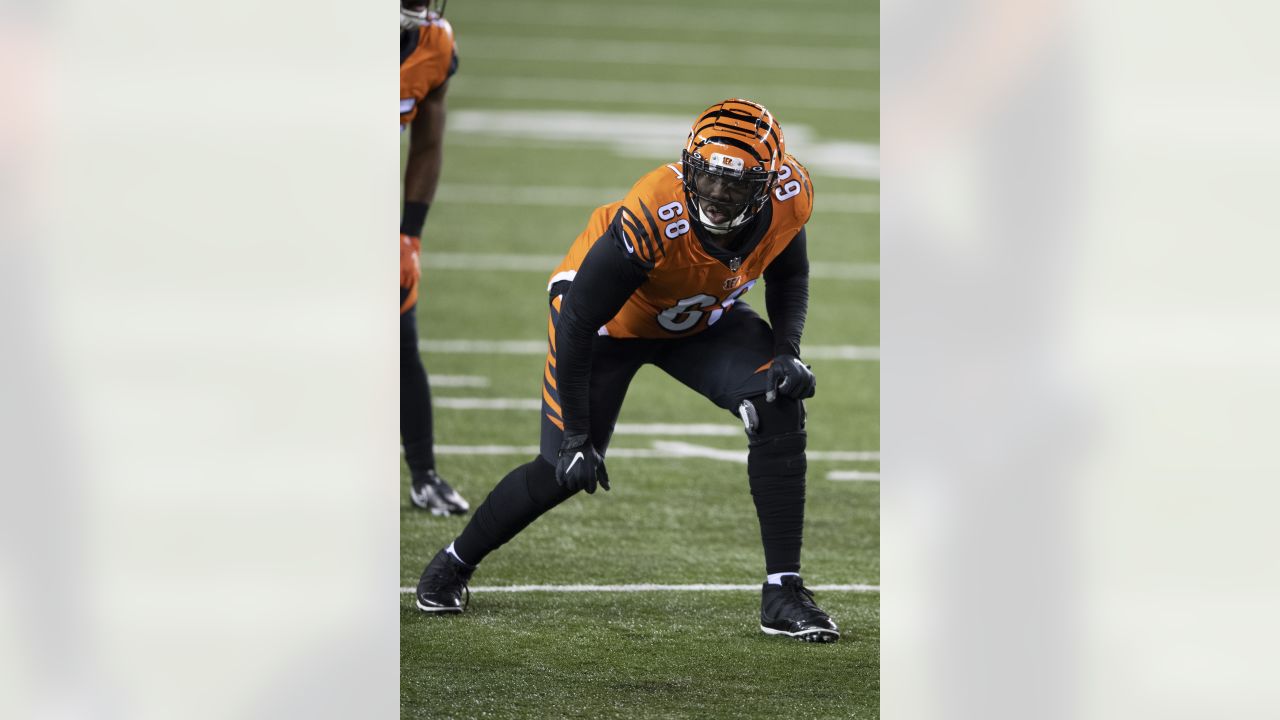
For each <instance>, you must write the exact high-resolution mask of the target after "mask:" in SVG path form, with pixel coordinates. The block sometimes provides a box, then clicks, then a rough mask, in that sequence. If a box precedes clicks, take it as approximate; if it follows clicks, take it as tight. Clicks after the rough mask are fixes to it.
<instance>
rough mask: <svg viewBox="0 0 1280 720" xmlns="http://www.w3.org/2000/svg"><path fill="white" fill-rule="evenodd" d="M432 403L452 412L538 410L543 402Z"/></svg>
mask: <svg viewBox="0 0 1280 720" xmlns="http://www.w3.org/2000/svg"><path fill="white" fill-rule="evenodd" d="M431 402H432V404H433V405H435V406H436V407H440V408H449V409H450V410H538V409H540V408H541V407H542V401H541V400H537V399H535V398H468V397H435V398H432V399H431Z"/></svg>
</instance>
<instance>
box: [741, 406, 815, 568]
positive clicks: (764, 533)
mask: <svg viewBox="0 0 1280 720" xmlns="http://www.w3.org/2000/svg"><path fill="white" fill-rule="evenodd" d="M805 444H806V437H805V434H804V432H803V431H801V432H791V433H786V434H784V435H780V436H777V437H772V438H769V439H767V440H763V441H759V442H756V443H753V444H752V445H751V447H750V449H749V450H748V452H747V476H748V478H749V479H750V481H751V499H752V500H754V501H755V505H756V517H758V518H759V519H760V539H761V541H762V542H763V543H764V563H765V573H766V574H771V573H781V572H800V545H801V541H802V539H803V536H804V480H805V472H806V470H807V463H806V461H805V455H804V450H805Z"/></svg>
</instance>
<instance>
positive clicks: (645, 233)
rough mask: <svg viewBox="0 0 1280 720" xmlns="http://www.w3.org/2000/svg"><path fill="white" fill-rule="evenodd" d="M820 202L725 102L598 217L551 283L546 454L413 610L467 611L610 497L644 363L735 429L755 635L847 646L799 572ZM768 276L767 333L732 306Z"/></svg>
mask: <svg viewBox="0 0 1280 720" xmlns="http://www.w3.org/2000/svg"><path fill="white" fill-rule="evenodd" d="M812 208H813V186H812V184H811V182H810V180H809V176H808V174H807V172H806V171H805V169H804V167H803V166H802V165H801V164H800V163H799V162H797V161H796V159H795V158H794V157H792V156H791V155H789V154H787V152H786V147H785V143H784V140H783V134H782V129H781V128H780V127H779V125H778V122H777V120H776V119H775V118H774V117H773V116H772V115H771V114H770V113H769V111H768V110H766V109H765V108H764V107H762V106H761V105H759V104H757V103H754V102H751V101H749V100H737V99H732V100H725V101H723V102H719V103H716V104H715V105H712V106H711V107H710V108H708V109H707V110H705V111H704V112H702V113H701V114H700V115H699V116H698V118H697V120H696V121H695V122H694V124H693V129H692V131H691V132H690V133H689V136H688V139H687V141H686V143H685V147H684V152H683V154H682V158H681V162H679V163H672V164H668V165H663V166H661V167H659V168H657V169H656V170H653V171H652V172H650V173H648V174H647V175H645V176H644V177H642V178H640V181H639V182H637V183H636V184H635V185H634V186H633V187H632V188H631V191H630V192H629V193H628V194H627V196H626V197H625V198H624V199H622V200H620V201H618V202H614V203H611V204H609V205H605V206H603V207H600V208H597V209H596V210H595V211H594V212H593V213H592V215H591V219H590V221H589V222H588V224H587V228H586V230H584V231H583V232H582V234H581V235H579V236H578V238H577V240H575V241H574V243H573V245H572V246H571V247H570V248H569V252H568V254H567V255H566V256H565V258H564V260H563V261H562V262H561V263H560V265H559V267H557V268H556V270H555V271H554V273H553V274H552V276H551V278H550V282H549V283H548V292H549V302H550V319H549V322H548V328H547V330H548V346H549V348H548V353H547V359H546V364H545V365H544V367H543V377H542V381H543V382H542V444H541V454H540V455H539V457H535V458H534V459H533V460H531V461H530V462H528V463H525V464H524V465H521V466H520V467H518V468H516V469H514V470H512V471H511V472H510V473H509V474H508V475H507V476H506V477H505V478H503V479H502V481H501V482H499V483H498V485H497V486H496V487H495V488H494V489H493V491H492V492H491V493H490V494H489V496H488V497H487V498H486V499H485V501H484V503H482V504H481V505H480V506H479V507H478V508H477V509H476V512H475V514H474V515H473V516H472V518H471V521H470V522H469V523H468V524H467V526H466V528H465V529H464V530H463V531H462V534H461V535H459V536H458V537H457V538H456V539H455V540H454V541H453V542H452V543H451V544H450V545H449V546H448V547H446V548H444V549H442V550H440V552H439V553H437V554H436V556H435V557H434V559H432V560H431V562H430V563H429V564H428V565H427V567H426V569H425V570H424V571H423V573H422V578H421V580H420V581H419V583H418V587H417V606H418V608H419V609H420V610H423V611H425V612H432V613H458V612H462V610H463V608H464V602H463V593H464V592H465V591H466V585H467V582H468V581H469V579H470V578H471V574H472V572H473V571H474V570H475V567H476V565H477V564H479V563H480V562H481V561H482V560H483V559H484V558H485V556H487V555H488V554H489V553H490V552H492V551H494V550H496V549H497V548H498V547H500V546H501V545H502V544H503V543H505V542H507V541H508V540H510V539H511V538H512V537H514V536H515V535H516V534H517V533H519V532H520V531H521V530H522V529H524V528H525V527H526V526H528V525H529V524H530V523H531V522H533V521H534V520H535V519H537V518H538V517H539V516H540V515H542V514H543V513H545V512H547V511H548V510H550V509H551V508H553V507H555V506H556V505H558V504H560V503H562V502H564V501H565V500H566V499H567V498H569V497H570V496H572V495H573V494H574V493H577V492H578V491H580V490H585V491H586V492H588V493H594V492H595V491H596V488H597V487H601V488H604V489H605V490H608V489H609V474H608V471H607V470H606V469H605V461H604V458H605V454H606V450H607V449H608V446H609V440H610V437H611V436H612V434H613V427H614V424H615V423H616V421H617V418H618V413H619V410H620V409H621V407H622V400H623V396H624V395H625V394H626V390H627V386H628V384H629V383H630V382H631V379H632V377H634V376H635V373H636V371H637V370H638V369H639V368H640V366H642V365H644V364H646V363H652V364H653V365H656V366H658V367H659V368H661V369H662V370H664V371H665V372H667V373H668V374H670V375H671V376H672V377H674V378H676V379H677V380H679V381H680V382H681V383H683V384H685V385H687V386H689V387H690V388H692V389H694V390H695V391H697V392H698V393H700V394H701V395H703V396H704V397H706V398H707V399H709V400H711V401H712V402H714V403H715V404H716V405H718V406H720V407H722V408H724V409H725V410H727V411H729V412H731V413H734V414H736V415H738V416H739V417H740V418H741V419H742V422H743V424H744V427H745V430H746V436H747V446H748V455H747V458H748V461H747V476H748V481H749V484H750V488H751V495H752V498H753V500H754V502H755V507H756V514H757V517H758V519H759V522H760V535H761V539H762V541H763V545H764V560H765V575H766V577H765V582H764V584H763V588H762V591H763V595H762V599H761V608H760V628H761V630H763V631H764V632H765V633H767V634H770V635H783V636H787V637H792V638H798V639H802V640H807V641H815V642H832V641H835V640H837V639H839V637H840V632H839V630H838V629H837V627H836V624H835V623H834V622H833V621H832V620H831V618H830V617H829V616H828V615H827V613H825V612H823V611H822V609H821V608H819V607H818V605H817V604H815V603H814V600H813V593H812V592H811V591H810V590H808V589H807V588H806V587H805V586H804V583H803V581H802V580H801V578H800V575H799V571H800V545H801V535H802V531H803V527H804V491H805V471H806V465H805V443H806V435H805V411H804V404H803V402H802V401H803V400H804V399H805V398H808V397H812V396H813V394H814V388H815V385H816V383H815V379H814V375H813V373H812V372H811V371H810V369H809V368H808V367H807V366H806V365H805V364H804V363H803V362H801V360H800V336H801V332H802V330H803V328H804V321H805V314H806V311H807V309H808V301H809V261H808V256H807V252H806V249H805V242H806V240H805V223H806V222H807V221H808V219H809V214H810V212H811V210H812ZM762 277H763V278H764V280H765V304H766V306H767V307H768V310H769V317H770V319H771V320H772V322H773V326H772V327H770V326H769V324H768V323H766V322H765V321H764V320H763V319H762V318H761V317H760V315H758V314H757V313H756V312H755V310H753V309H752V308H750V307H749V306H747V304H746V303H744V302H742V301H741V298H742V296H743V295H744V294H745V293H746V292H747V291H748V290H750V289H751V288H752V287H753V286H755V284H756V283H757V282H759V280H760V278H762ZM468 597H469V595H468Z"/></svg>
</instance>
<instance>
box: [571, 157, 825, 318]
mask: <svg viewBox="0 0 1280 720" xmlns="http://www.w3.org/2000/svg"><path fill="white" fill-rule="evenodd" d="M686 204H687V203H686V200H685V192H684V184H683V180H682V174H681V170H680V166H679V165H678V164H674V163H673V164H670V165H663V166H662V167H659V168H658V169H656V170H654V171H652V172H650V173H648V174H647V175H645V176H644V177H642V178H640V181H639V182H637V183H636V184H635V186H633V187H632V188H631V191H630V192H629V193H627V196H626V198H624V199H623V200H621V201H619V202H615V203H610V204H608V205H603V206H601V207H598V208H596V209H595V211H594V212H592V213H591V219H590V220H589V221H588V223H587V228H586V230H584V231H583V232H582V234H581V235H579V236H578V238H577V239H576V240H574V242H573V245H572V246H571V247H570V248H569V253H568V254H567V255H565V257H564V260H562V261H561V262H560V265H559V266H558V267H557V268H556V269H555V272H554V274H553V275H552V276H551V282H550V283H549V284H548V289H550V287H551V285H554V284H556V283H557V282H560V281H562V280H572V279H573V278H574V277H575V276H576V275H577V271H578V268H579V267H580V266H581V264H582V260H583V258H585V257H586V256H587V251H589V250H590V249H591V247H592V246H593V245H594V244H595V243H596V241H598V240H600V238H601V237H602V236H604V235H605V233H606V231H608V229H609V226H610V225H611V224H613V223H614V222H617V223H618V229H617V230H616V231H615V232H617V234H618V235H620V237H619V238H618V239H619V240H620V241H621V243H622V251H623V252H626V253H627V254H628V255H631V256H633V259H634V260H635V261H636V262H639V263H640V264H641V265H642V266H643V267H645V268H646V269H647V270H648V276H649V277H648V280H646V281H645V283H644V284H643V285H641V286H640V288H639V289H638V290H636V291H635V293H633V294H632V295H631V297H630V299H628V300H627V303H626V304H625V305H624V306H623V307H622V310H620V311H618V314H617V315H615V316H614V318H613V319H612V320H610V321H609V322H608V323H606V324H605V326H604V327H602V328H600V331H599V333H600V334H601V335H609V336H611V337H619V338H670V337H677V336H682V335H691V334H693V333H697V332H701V331H703V330H706V329H707V328H708V327H710V326H711V325H714V324H715V323H716V321H717V320H719V319H720V318H721V316H723V315H724V313H725V312H727V311H729V309H730V308H732V307H733V304H734V302H736V301H737V299H738V298H739V297H741V296H742V295H743V293H745V292H747V291H748V290H750V289H751V287H752V286H753V285H755V284H756V282H757V281H758V280H759V279H760V276H761V275H762V274H763V273H764V270H765V268H766V267H768V266H769V263H771V262H773V259H774V258H775V257H777V256H778V254H779V253H781V252H782V251H783V250H784V249H786V247H787V245H788V244H789V243H790V242H791V240H792V239H793V238H795V236H796V234H797V233H799V232H800V230H801V228H803V227H804V225H805V223H806V222H808V221H809V215H810V213H812V212H813V184H812V182H811V181H810V180H809V174H808V172H807V171H806V170H805V169H804V166H802V165H801V164H800V163H799V162H797V161H796V159H795V158H794V157H792V156H791V155H789V154H788V155H787V156H786V161H785V162H784V164H783V166H782V169H781V170H780V171H779V173H778V185H777V187H775V188H774V189H773V191H772V197H771V198H770V205H771V208H770V209H771V212H769V213H767V214H766V213H763V212H762V213H761V215H760V217H759V221H767V222H768V223H769V225H768V228H767V229H766V230H765V231H764V234H763V235H762V236H761V237H760V239H759V241H758V242H757V243H756V244H755V245H749V246H747V247H744V248H742V253H740V254H738V255H733V253H732V252H728V253H725V252H724V251H721V253H720V254H721V255H725V256H727V257H728V260H727V262H726V261H724V260H721V259H718V258H716V257H714V256H713V255H712V253H711V251H709V250H708V248H706V247H704V245H703V243H702V241H701V240H700V239H699V238H698V236H697V235H695V234H694V232H693V227H692V222H693V221H692V220H691V219H690V217H689V214H688V208H686V207H685V206H686ZM748 232H751V234H752V235H753V236H754V235H755V231H748Z"/></svg>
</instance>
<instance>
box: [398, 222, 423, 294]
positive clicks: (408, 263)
mask: <svg viewBox="0 0 1280 720" xmlns="http://www.w3.org/2000/svg"><path fill="white" fill-rule="evenodd" d="M421 250H422V238H417V237H414V236H412V235H405V234H404V233H401V234H400V287H402V288H407V287H413V284H414V283H416V282H418V278H420V277H422V266H421V265H419V264H418V253H419V252H421Z"/></svg>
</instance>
